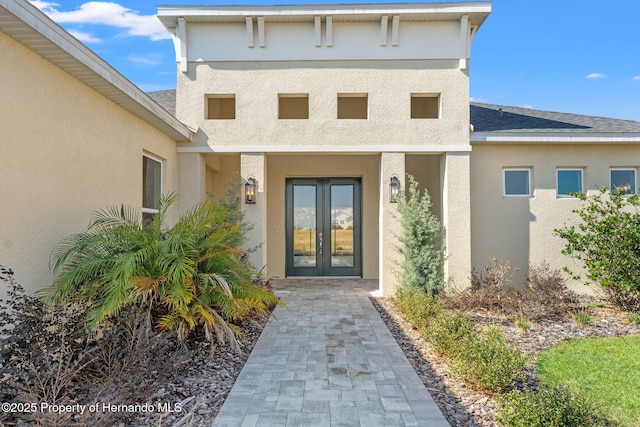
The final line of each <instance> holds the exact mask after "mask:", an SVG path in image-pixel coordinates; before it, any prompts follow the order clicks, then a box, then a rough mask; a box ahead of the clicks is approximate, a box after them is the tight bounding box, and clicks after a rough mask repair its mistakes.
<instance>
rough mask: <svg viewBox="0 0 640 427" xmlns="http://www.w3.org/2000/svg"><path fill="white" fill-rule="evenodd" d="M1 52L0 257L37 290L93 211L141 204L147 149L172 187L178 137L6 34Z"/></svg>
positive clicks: (172, 188)
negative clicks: (61, 245)
mask: <svg viewBox="0 0 640 427" xmlns="http://www.w3.org/2000/svg"><path fill="white" fill-rule="evenodd" d="M0 52H2V55H3V58H5V59H4V60H2V61H0V82H2V83H1V84H0V100H2V101H1V102H0V182H1V183H2V185H0V206H1V209H0V218H1V221H0V264H2V265H4V266H5V267H10V268H12V269H13V270H14V271H15V273H16V278H17V280H18V281H19V282H20V283H21V284H22V285H23V286H24V287H25V288H26V289H27V290H28V291H34V290H36V289H38V288H41V287H43V286H46V285H48V284H50V282H51V280H52V276H51V275H50V273H49V255H50V253H51V251H52V249H53V248H54V247H55V245H56V244H57V243H58V242H59V241H60V240H61V239H62V238H64V237H65V236H67V235H69V234H71V233H76V232H81V231H83V230H85V229H86V227H87V225H88V224H89V220H90V218H91V215H92V213H93V212H94V211H95V210H97V209H101V208H105V207H108V206H112V205H118V204H121V203H126V204H131V205H133V206H136V207H138V208H139V207H141V204H142V154H143V153H144V152H148V153H150V154H153V155H154V156H155V157H159V158H161V159H163V160H164V162H163V163H164V173H165V179H164V190H165V191H175V190H176V179H177V178H176V175H177V173H176V149H175V141H173V140H172V139H170V138H169V137H167V136H166V135H164V134H163V133H161V132H159V131H157V130H156V129H154V128H153V127H151V126H150V125H148V124H147V123H145V122H143V121H141V120H139V119H138V118H136V117H134V116H132V115H131V114H130V113H128V112H126V111H125V110H123V109H122V108H120V107H119V106H117V105H116V104H114V103H113V102H111V101H109V100H107V99H106V98H104V97H103V96H101V95H99V94H97V93H96V92H94V91H93V90H91V89H89V88H88V87H87V86H85V85H84V84H82V83H80V82H78V81H77V80H75V79H74V78H72V77H71V76H69V75H68V74H66V73H64V72H63V71H62V70H60V69H59V68H57V67H55V66H53V65H52V64H51V63H49V62H47V61H46V60H44V59H43V58H41V57H39V56H37V55H35V54H34V53H33V52H32V51H30V50H28V49H26V48H25V47H23V46H22V45H20V44H18V43H17V42H15V41H14V40H13V39H10V38H8V37H7V36H5V35H4V34H0Z"/></svg>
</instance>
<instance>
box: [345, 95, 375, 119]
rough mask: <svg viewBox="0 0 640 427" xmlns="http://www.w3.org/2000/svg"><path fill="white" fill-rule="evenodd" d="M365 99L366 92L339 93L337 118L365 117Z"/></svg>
mask: <svg viewBox="0 0 640 427" xmlns="http://www.w3.org/2000/svg"><path fill="white" fill-rule="evenodd" d="M367 101H368V96H367V94H366V93H339V94H338V119H366V118H367V113H368V105H367Z"/></svg>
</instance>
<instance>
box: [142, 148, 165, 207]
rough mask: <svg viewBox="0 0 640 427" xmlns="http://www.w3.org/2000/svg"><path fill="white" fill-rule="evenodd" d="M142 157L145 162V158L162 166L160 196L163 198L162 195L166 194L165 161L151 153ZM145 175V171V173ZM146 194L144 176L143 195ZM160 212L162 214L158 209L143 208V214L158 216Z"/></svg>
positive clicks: (143, 154)
mask: <svg viewBox="0 0 640 427" xmlns="http://www.w3.org/2000/svg"><path fill="white" fill-rule="evenodd" d="M142 157H143V161H144V157H146V158H148V159H150V160H153V161H154V162H158V163H159V164H160V195H161V196H162V194H164V160H163V159H161V158H160V157H157V156H154V155H152V154H149V153H142ZM143 173H144V171H143ZM144 192H145V188H144V175H143V176H142V194H144ZM142 204H143V205H144V197H143V198H142ZM158 212H160V211H159V210H158V209H153V208H147V207H145V206H142V213H143V214H145V213H149V214H157V213H158Z"/></svg>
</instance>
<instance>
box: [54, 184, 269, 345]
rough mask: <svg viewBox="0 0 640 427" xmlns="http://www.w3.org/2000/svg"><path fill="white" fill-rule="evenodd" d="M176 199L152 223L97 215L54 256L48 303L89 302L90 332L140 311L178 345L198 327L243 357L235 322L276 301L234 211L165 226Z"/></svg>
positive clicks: (203, 209) (208, 212)
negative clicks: (248, 259)
mask: <svg viewBox="0 0 640 427" xmlns="http://www.w3.org/2000/svg"><path fill="white" fill-rule="evenodd" d="M173 199H174V197H173V196H169V197H166V198H163V199H162V200H161V201H160V203H159V212H158V213H157V214H155V215H154V216H153V219H152V220H151V221H148V222H147V221H145V222H143V221H142V217H141V215H140V213H139V212H138V211H137V210H136V209H134V208H132V207H126V206H122V207H114V208H110V209H107V210H103V211H99V212H97V213H96V214H95V215H94V218H93V219H92V221H91V224H90V226H89V229H88V231H87V232H84V233H80V234H76V235H73V236H70V237H69V238H67V239H65V240H64V241H63V242H62V243H61V244H60V245H59V246H58V247H57V249H56V251H55V252H54V253H53V255H52V259H53V267H54V272H55V273H56V274H57V276H56V279H55V282H54V284H53V285H52V286H51V287H49V288H47V289H46V290H45V291H44V292H43V293H42V295H43V296H45V297H46V300H47V301H49V302H59V301H68V300H73V301H87V302H88V303H89V311H88V315H87V320H88V321H89V325H90V326H91V327H93V328H95V327H96V326H98V325H100V324H102V323H103V322H104V321H105V320H107V319H108V318H109V317H112V316H117V315H118V314H119V313H120V312H121V310H123V309H124V308H126V307H130V306H140V307H142V308H148V309H149V310H150V313H151V315H152V320H153V324H154V325H156V326H158V327H159V328H160V329H163V330H169V331H176V332H177V334H178V337H179V338H180V339H181V340H184V339H185V338H186V337H187V336H188V335H189V334H190V333H191V332H193V331H194V330H195V329H197V328H201V329H202V330H203V332H204V335H205V336H206V338H207V339H208V340H209V342H210V343H211V346H212V348H213V347H214V346H215V343H216V342H217V343H224V342H229V343H230V344H231V346H232V348H234V349H235V350H236V351H239V345H238V342H237V339H236V335H237V334H239V328H238V327H237V322H239V321H241V320H242V319H243V318H245V317H247V316H248V315H249V314H251V313H253V312H259V313H266V312H267V310H268V308H269V306H271V305H272V304H275V303H277V302H278V301H279V300H278V299H277V298H276V297H275V296H274V295H273V294H272V293H271V292H270V291H269V290H268V289H266V288H264V287H262V286H258V285H256V284H255V280H256V279H257V274H256V273H255V272H254V271H253V270H251V269H250V268H249V267H248V265H247V264H246V263H245V262H244V252H243V251H242V250H241V249H240V248H239V247H240V244H241V243H242V241H243V239H244V234H243V228H242V223H241V222H240V221H239V220H238V209H237V208H234V209H230V208H228V207H226V206H225V205H223V204H214V203H203V204H200V205H197V206H195V207H194V208H193V209H192V210H191V211H189V212H187V213H186V214H185V215H183V216H182V217H181V218H180V219H179V220H178V222H177V223H176V224H175V225H174V226H173V227H168V226H167V225H166V218H167V213H168V211H169V209H170V207H171V204H172V202H173Z"/></svg>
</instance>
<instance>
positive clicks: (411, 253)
mask: <svg viewBox="0 0 640 427" xmlns="http://www.w3.org/2000/svg"><path fill="white" fill-rule="evenodd" d="M408 180H409V186H408V188H407V191H406V192H405V193H403V194H401V196H400V200H399V203H398V211H399V212H400V222H401V224H402V233H401V235H400V236H399V237H400V243H401V245H400V248H399V250H400V253H401V254H402V256H403V260H402V266H401V281H402V284H403V285H405V286H410V287H414V288H418V289H421V290H423V291H424V292H428V293H432V294H437V293H438V292H439V291H440V290H441V289H442V288H443V287H444V276H443V272H442V260H443V255H442V249H441V241H440V239H441V226H440V222H439V221H438V219H437V218H436V217H435V215H433V214H432V213H431V205H432V203H431V197H430V196H429V193H428V192H427V190H426V189H425V190H424V191H422V192H421V191H420V189H419V188H418V183H417V182H416V180H415V179H414V178H413V176H411V175H408Z"/></svg>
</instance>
